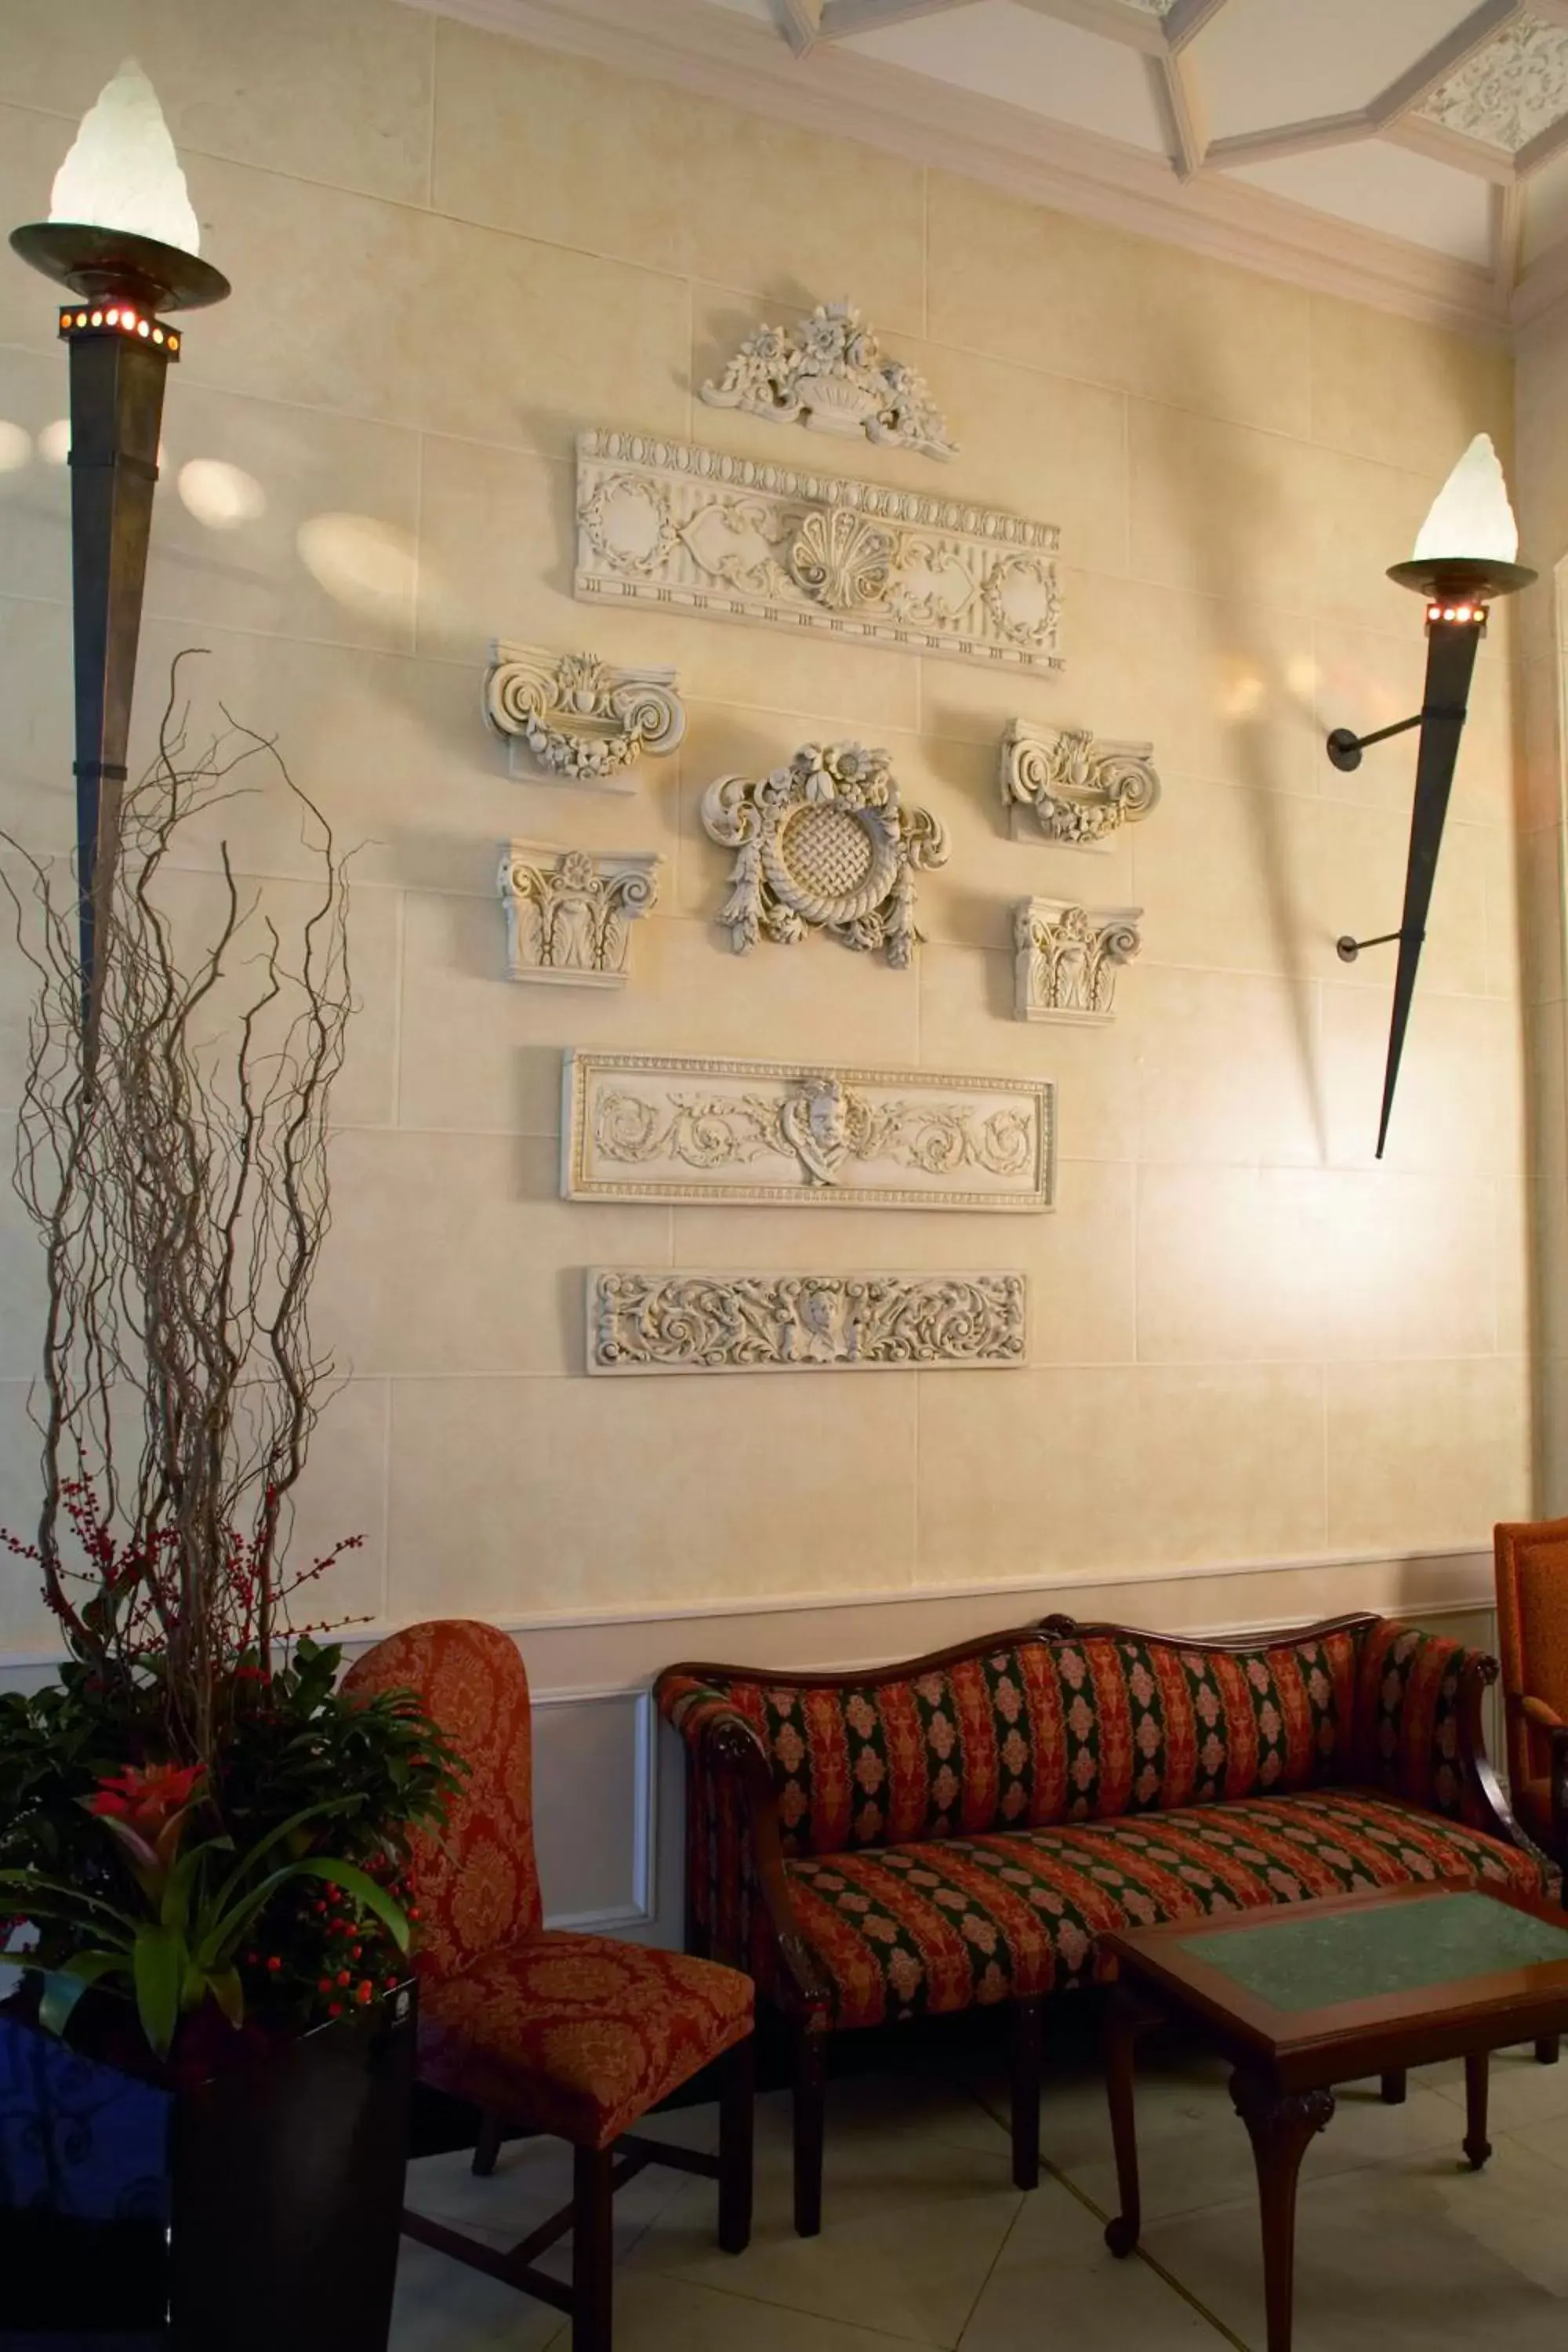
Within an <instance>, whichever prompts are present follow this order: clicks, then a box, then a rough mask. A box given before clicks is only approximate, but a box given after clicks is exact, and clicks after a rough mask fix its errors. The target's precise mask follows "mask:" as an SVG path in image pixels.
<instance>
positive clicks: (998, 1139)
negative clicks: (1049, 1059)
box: [561, 1051, 1056, 1213]
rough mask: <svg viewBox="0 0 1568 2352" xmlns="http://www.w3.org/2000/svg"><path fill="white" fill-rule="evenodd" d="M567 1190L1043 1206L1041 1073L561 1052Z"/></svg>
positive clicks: (1051, 1150) (635, 1197) (776, 1201)
mask: <svg viewBox="0 0 1568 2352" xmlns="http://www.w3.org/2000/svg"><path fill="white" fill-rule="evenodd" d="M562 1092H563V1099H562V1126H561V1135H562V1164H561V1190H562V1192H563V1196H564V1197H565V1198H566V1199H567V1200H575V1201H595V1200H599V1201H714V1202H725V1203H726V1204H729V1205H744V1204H752V1203H755V1204H759V1205H767V1206H770V1207H778V1206H780V1205H784V1206H795V1207H799V1208H803V1209H831V1208H845V1209H986V1210H995V1211H1001V1212H1004V1213H1019V1212H1024V1213H1027V1212H1029V1211H1032V1210H1040V1209H1048V1208H1049V1207H1050V1205H1051V1202H1052V1199H1053V1195H1054V1177H1055V1152H1056V1089H1055V1087H1054V1086H1053V1085H1052V1084H1051V1083H1050V1081H1049V1080H1048V1079H1043V1078H1042V1079H1023V1078H976V1077H951V1076H942V1075H939V1074H937V1073H934V1072H932V1071H930V1070H846V1069H833V1068H829V1067H824V1066H823V1065H822V1064H820V1063H816V1064H812V1063H792V1062H742V1061H720V1060H709V1059H707V1058H703V1057H697V1058H693V1059H686V1058H684V1057H682V1056H679V1055H664V1054H610V1053H599V1052H583V1051H577V1052H568V1053H567V1054H566V1055H565V1058H564V1063H563V1086H562Z"/></svg>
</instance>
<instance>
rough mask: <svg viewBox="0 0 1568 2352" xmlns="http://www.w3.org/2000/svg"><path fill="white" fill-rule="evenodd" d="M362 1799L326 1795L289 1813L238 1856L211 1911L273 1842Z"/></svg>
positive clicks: (272, 1845)
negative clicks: (317, 1803) (322, 1816)
mask: <svg viewBox="0 0 1568 2352" xmlns="http://www.w3.org/2000/svg"><path fill="white" fill-rule="evenodd" d="M362 1801H363V1800H362V1799H361V1798H359V1797H357V1796H353V1797H328V1798H325V1799H323V1800H322V1801H321V1803H320V1804H319V1805H307V1806H306V1807H305V1808H304V1810H303V1811H300V1812H298V1813H290V1814H289V1818H288V1820H287V1821H286V1822H279V1824H278V1827H277V1828H276V1829H275V1830H273V1831H271V1832H269V1834H268V1836H266V1837H264V1838H263V1839H262V1840H261V1842H260V1843H259V1844H258V1845H253V1846H252V1847H251V1848H250V1849H249V1851H248V1852H247V1853H246V1854H245V1855H243V1856H242V1858H241V1859H240V1861H238V1862H237V1864H235V1866H234V1868H233V1869H232V1870H231V1871H230V1872H229V1874H228V1876H227V1877H226V1879H225V1880H224V1883H223V1885H221V1886H220V1887H219V1888H218V1890H217V1893H216V1895H214V1896H213V1899H212V1905H211V1908H212V1909H213V1910H215V1911H221V1909H222V1908H223V1906H224V1905H225V1904H226V1903H227V1902H228V1900H229V1898H230V1896H231V1895H233V1894H234V1893H235V1891H236V1889H237V1887H238V1886H240V1885H242V1884H243V1883H244V1881H245V1880H246V1879H247V1877H248V1876H249V1874H250V1873H251V1872H252V1871H253V1870H254V1869H255V1868H256V1865H257V1864H258V1862H259V1861H260V1860H261V1857H262V1855H263V1854H265V1853H270V1852H271V1850H272V1848H273V1847H274V1846H275V1845H280V1844H281V1843H282V1842H283V1840H284V1839H285V1838H287V1837H291V1836H292V1835H293V1833H294V1832H295V1831H296V1830H297V1829H300V1828H302V1827H303V1825H304V1824H305V1822H313V1821H317V1820H319V1819H320V1818H321V1815H323V1814H325V1813H342V1812H347V1811H349V1810H350V1808H351V1807H352V1806H354V1805H357V1804H360V1803H361V1802H362ZM287 1875H288V1873H287V1872H285V1873H284V1876H285V1877H287ZM271 1883H276V1882H271Z"/></svg>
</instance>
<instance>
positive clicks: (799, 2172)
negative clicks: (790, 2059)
mask: <svg viewBox="0 0 1568 2352" xmlns="http://www.w3.org/2000/svg"><path fill="white" fill-rule="evenodd" d="M826 2095H827V2021H826V2018H825V2017H824V2016H823V2015H822V2014H821V2012H820V2011H816V2012H814V2014H813V2015H812V2016H810V2017H805V2018H802V2019H800V2020H799V2021H798V2022H797V2024H796V2026H795V2235H796V2237H797V2238H815V2237H816V2235H817V2233H818V2231H820V2230H821V2228H822V2137H823V2130H824V2126H825V2124H826Z"/></svg>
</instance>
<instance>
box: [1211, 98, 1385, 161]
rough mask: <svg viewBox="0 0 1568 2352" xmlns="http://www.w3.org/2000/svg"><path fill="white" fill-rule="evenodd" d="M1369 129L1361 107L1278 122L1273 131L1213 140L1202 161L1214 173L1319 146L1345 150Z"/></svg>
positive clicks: (1369, 122)
mask: <svg viewBox="0 0 1568 2352" xmlns="http://www.w3.org/2000/svg"><path fill="white" fill-rule="evenodd" d="M1371 129H1372V124H1371V121H1370V119H1369V117H1368V115H1367V113H1366V110H1365V109H1364V108H1358V109H1357V110H1356V112H1355V113H1353V114H1320V115H1316V116H1314V118H1313V119H1312V121H1310V122H1281V123H1280V124H1279V126H1278V127H1277V129H1275V130H1273V131H1239V132H1238V133H1237V136H1236V137H1235V138H1234V139H1216V140H1215V142H1214V144H1213V146H1212V147H1211V148H1210V149H1209V151H1208V154H1207V156H1206V158H1205V161H1206V162H1207V163H1209V164H1211V165H1212V166H1213V167H1214V168H1215V170H1216V171H1223V170H1224V169H1225V168H1226V165H1227V164H1236V163H1273V162H1274V161H1275V160H1276V158H1277V157H1279V156H1280V155H1310V154H1313V153H1314V152H1316V151H1317V150H1318V149H1319V148H1320V147H1349V146H1352V145H1353V143H1354V142H1356V141H1357V140H1358V139H1365V138H1366V137H1368V136H1369V134H1370V132H1371Z"/></svg>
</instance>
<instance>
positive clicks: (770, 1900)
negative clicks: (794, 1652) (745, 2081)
mask: <svg viewBox="0 0 1568 2352" xmlns="http://www.w3.org/2000/svg"><path fill="white" fill-rule="evenodd" d="M654 1696H655V1699H656V1701H657V1702H658V1708H659V1711H660V1713H661V1714H662V1715H663V1716H664V1717H665V1719H666V1721H667V1722H668V1723H671V1724H673V1725H674V1727H675V1728H676V1730H677V1731H679V1734H680V1737H681V1738H682V1740H683V1741H684V1742H685V1746H686V1751H687V1772H688V1782H687V1816H688V1839H687V1899H688V1905H689V1911H690V1914H691V1925H692V1926H693V1927H695V1928H696V1931H697V1938H698V1940H700V1942H701V1944H702V1946H703V1948H704V1949H705V1950H706V1951H707V1953H708V1955H709V1956H710V1958H713V1959H719V1960H727V1961H729V1962H730V1963H731V1966H735V1967H740V1968H745V1967H746V1966H747V1965H748V1962H749V1960H750V1958H751V1957H752V1926H753V1922H754V1921H755V1920H756V1919H757V1918H758V1916H759V1915H760V1919H761V1922H762V1924H763V1926H764V1928H765V1931H766V1932H767V1934H768V1937H769V1939H770V1940H771V1942H772V1944H773V1949H774V1951H775V1952H776V1954H777V1956H778V1959H779V1963H780V1969H779V1974H780V1979H781V1981H780V1983H779V1985H778V1987H777V1990H778V1993H779V1995H780V1998H781V2000H782V2003H783V2005H784V2006H785V2007H788V2008H793V2009H796V2010H800V2009H805V2010H810V2009H817V2008H822V2007H824V2006H826V2003H827V2001H828V2000H830V1998H831V1993H830V1988H829V1987H828V1985H827V1982H826V1979H825V1978H824V1976H823V1974H822V1970H821V1969H820V1967H819V1966H818V1964H817V1961H816V1956H815V1954H814V1953H813V1951H812V1949H811V1947H810V1945H809V1944H808V1943H807V1942H806V1940H805V1937H804V1935H803V1934H802V1933H801V1927H800V1921H799V1919H798V1917H797V1916H796V1914H795V1905H794V1903H793V1901H792V1900H791V1896H790V1891H789V1878H788V1874H787V1873H786V1872H785V1869H784V1833H783V1830H782V1827H781V1824H780V1821H779V1807H778V1795H777V1791H776V1790H775V1789H774V1786H773V1768H772V1766H771V1765H770V1764H769V1762H768V1758H767V1752H766V1750H765V1748H763V1742H762V1739H761V1738H760V1736H759V1734H758V1731H757V1728H756V1726H755V1725H754V1724H753V1723H752V1722H751V1721H750V1720H749V1719H748V1718H747V1717H746V1716H744V1715H743V1714H742V1712H741V1710H740V1708H739V1707H737V1706H732V1705H731V1702H730V1698H729V1694H728V1693H727V1692H726V1691H725V1690H724V1689H723V1688H722V1687H721V1686H716V1685H713V1684H711V1683H709V1682H706V1681H704V1680H703V1679H701V1678H700V1670H696V1671H695V1672H694V1670H693V1669H691V1668H689V1667H679V1666H672V1667H669V1668H668V1669H667V1671H666V1672H665V1673H664V1674H662V1675H660V1676H659V1678H658V1682H657V1683H656V1684H655V1685H654Z"/></svg>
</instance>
